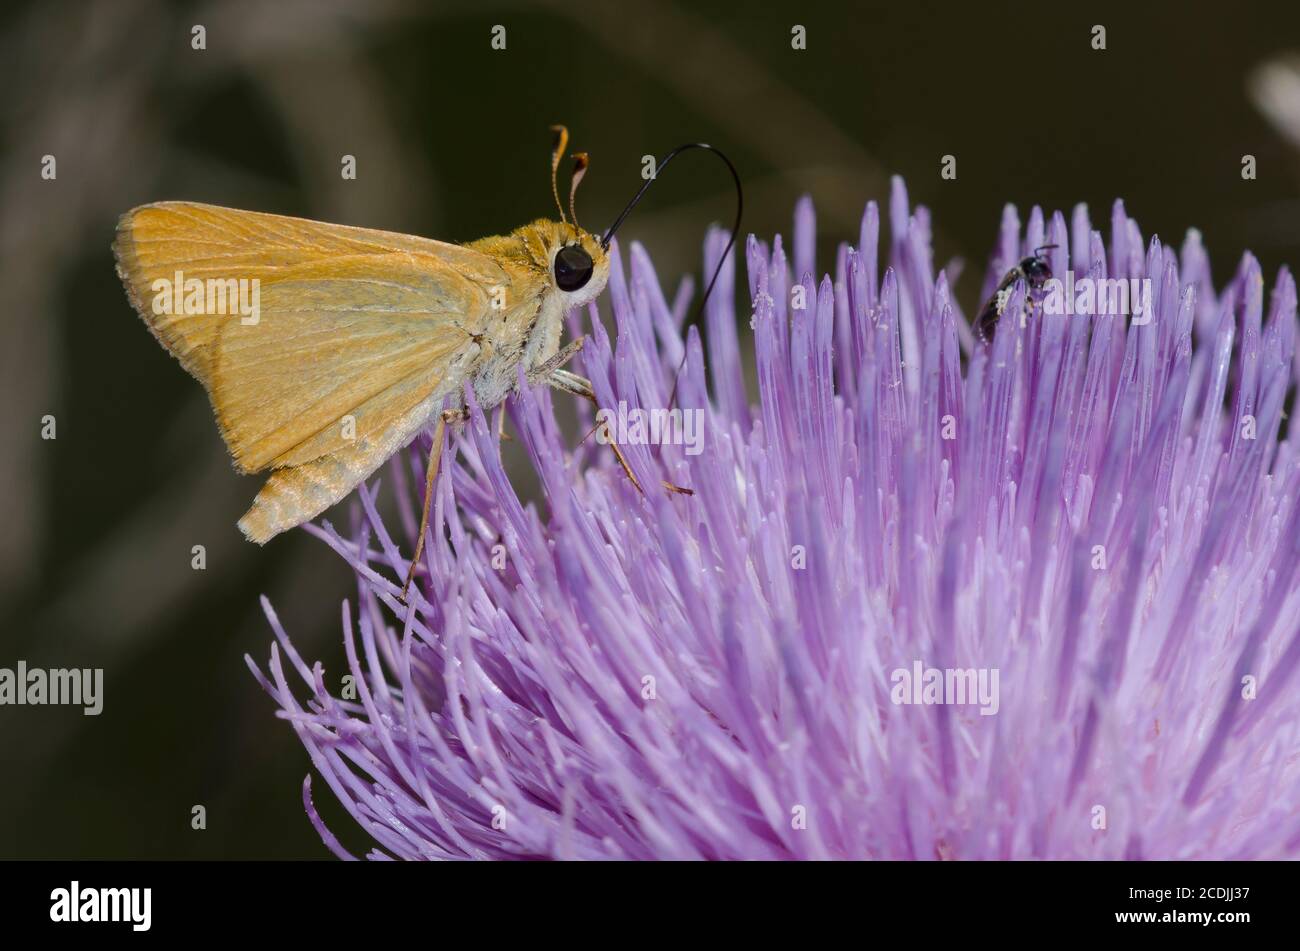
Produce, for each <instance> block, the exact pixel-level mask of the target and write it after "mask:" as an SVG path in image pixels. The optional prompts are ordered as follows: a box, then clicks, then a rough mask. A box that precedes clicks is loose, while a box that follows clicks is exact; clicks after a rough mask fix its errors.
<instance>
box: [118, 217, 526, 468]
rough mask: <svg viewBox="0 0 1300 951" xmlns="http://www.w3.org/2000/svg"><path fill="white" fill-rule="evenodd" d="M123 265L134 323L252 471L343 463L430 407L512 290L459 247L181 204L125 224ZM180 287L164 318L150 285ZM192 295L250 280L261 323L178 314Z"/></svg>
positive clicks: (485, 262) (235, 316)
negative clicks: (397, 421) (154, 341)
mask: <svg viewBox="0 0 1300 951" xmlns="http://www.w3.org/2000/svg"><path fill="white" fill-rule="evenodd" d="M114 250H115V252H116V254H117V258H118V266H119V271H120V273H121V275H122V279H123V282H124V283H125V284H126V285H127V289H128V292H129V294H130V297H131V301H132V303H133V304H134V305H135V307H136V310H137V311H139V312H140V315H141V316H142V317H143V318H144V320H145V322H146V323H147V324H148V325H149V326H150V328H151V329H152V330H153V331H154V333H155V335H156V336H157V337H158V339H159V340H160V341H161V342H162V343H163V345H164V346H165V347H166V348H167V349H168V350H169V351H171V352H172V353H173V354H174V355H175V356H176V357H177V358H178V359H179V360H180V361H181V363H182V364H183V365H184V366H185V367H186V369H188V370H189V371H190V372H191V373H192V374H193V375H194V376H195V377H196V378H197V379H198V380H199V381H200V382H201V383H203V385H204V386H205V387H206V388H207V390H208V393H209V395H210V396H211V398H212V404H213V408H214V409H215V411H216V415H217V421H218V424H219V425H220V428H221V432H222V435H223V436H224V437H225V438H226V442H227V444H228V446H229V447H230V451H231V454H232V455H233V456H234V458H235V462H236V464H237V465H238V466H239V468H240V469H242V470H244V471H249V472H252V471H257V470H259V469H264V468H266V467H267V466H270V465H284V464H294V463H297V462H302V461H306V459H307V458H313V457H314V455H322V454H324V453H327V452H330V451H333V450H336V449H339V448H342V446H343V443H344V441H345V440H348V439H350V438H352V435H353V431H354V429H355V433H356V434H358V435H360V436H362V437H364V436H366V435H367V434H369V433H371V432H374V431H376V430H377V429H382V428H384V426H385V425H386V424H387V423H389V422H390V421H391V420H392V419H393V418H395V417H396V416H397V415H399V414H400V412H401V411H402V410H404V409H406V408H409V406H410V405H413V404H414V403H418V402H419V401H420V400H421V399H423V398H425V397H427V396H428V395H429V394H430V393H431V392H432V391H433V390H434V389H436V388H437V387H438V385H439V383H440V382H441V380H442V378H443V377H444V376H445V371H446V369H447V368H448V367H449V366H450V365H451V364H452V363H453V362H454V361H455V359H456V357H457V356H458V355H459V354H462V353H464V352H465V351H466V350H467V349H468V348H469V347H470V346H471V345H472V336H473V334H475V333H476V332H478V330H479V329H481V325H482V323H483V322H484V321H485V320H486V319H487V313H488V310H489V304H490V299H491V288H492V287H493V286H498V285H503V284H506V283H507V277H506V275H505V273H504V272H503V271H502V270H501V268H500V267H498V266H497V265H496V264H495V263H494V262H493V261H492V260H491V258H488V257H487V256H485V255H483V254H481V253H479V252H477V251H473V250H471V249H468V248H463V247H460V246H458V245H452V244H444V243H442V242H437V241H428V240H425V239H421V238H415V237H411V236H408V235H400V234H393V233H389V232H383V231H372V230H367V229H363V228H350V227H346V226H342V225H331V224H324V223H321V222H315V221H306V220H301V219H297V218H285V217H281V216H278V215H267V214H260V213H256V212H246V211H236V210H233V209H228V208H217V207H214V206H210V205H199V204H190V203H183V202H167V203H162V204H156V205H146V206H143V207H141V208H137V209H135V210H133V211H131V212H129V213H127V214H126V215H125V216H124V217H123V218H122V221H121V223H120V224H119V226H118V238H117V241H116V243H115V245H114ZM178 279H179V280H180V282H181V286H180V287H173V288H172V292H173V295H174V299H173V301H172V302H171V305H170V306H168V307H166V309H164V310H163V312H161V313H160V312H159V310H160V307H159V306H157V305H156V302H157V301H158V299H159V294H160V290H159V286H158V285H156V282H159V281H162V282H168V283H170V284H172V285H175V284H176V282H177V280H178ZM193 281H198V282H200V284H201V285H206V284H207V283H208V282H210V281H216V282H230V281H235V282H238V281H245V282H249V286H250V288H251V282H253V281H256V282H257V285H256V287H257V291H256V295H255V296H254V294H253V292H252V291H251V289H250V290H249V291H248V293H247V294H246V297H254V299H256V300H257V302H258V305H259V307H258V313H257V314H256V318H255V320H254V318H253V317H252V316H250V315H246V314H241V313H240V312H238V311H237V310H236V309H235V308H234V307H232V306H230V302H229V301H227V302H226V306H225V310H226V311H228V312H226V313H209V312H207V311H206V310H201V311H200V312H197V313H193V312H192V313H186V312H184V308H183V307H182V301H183V299H184V286H185V285H186V284H188V283H190V282H193ZM190 286H192V287H193V286H194V285H192V284H191V285H190ZM232 287H233V285H232ZM232 297H233V293H232ZM207 303H208V299H207V298H206V297H205V298H204V304H207ZM167 310H170V311H172V312H171V313H168V312H166V311H167ZM177 311H180V312H179V313H178V312H177ZM229 311H234V312H229ZM390 391H391V392H390ZM349 416H351V417H353V419H352V420H351V421H349V420H347V419H345V417H349ZM331 429H334V430H336V431H337V432H335V433H331V432H330V430H331ZM295 450H298V451H296V452H295ZM313 454H314V455H313Z"/></svg>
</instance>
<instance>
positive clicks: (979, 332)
mask: <svg viewBox="0 0 1300 951" xmlns="http://www.w3.org/2000/svg"><path fill="white" fill-rule="evenodd" d="M1054 247H1056V245H1054V244H1045V245H1043V246H1042V247H1040V248H1035V249H1034V253H1033V254H1031V255H1030V256H1029V257H1027V258H1021V259H1020V263H1019V264H1017V265H1016V266H1015V267H1013V268H1012V269H1011V270H1009V271H1007V273H1006V276H1005V277H1003V278H1002V283H1000V284H998V287H997V290H995V291H994V292H993V295H992V296H991V297H990V298H989V299H988V300H987V301H985V302H984V306H983V307H981V308H980V314H979V316H978V317H977V318H975V336H976V338H977V339H978V340H979V341H980V342H981V343H988V342H989V341H991V340H992V339H993V330H994V328H996V327H997V325H998V318H999V317H1001V316H1002V311H1001V308H1002V307H1003V306H1005V304H1004V302H1005V300H1006V298H1007V295H1008V294H1009V293H1010V291H1011V288H1012V286H1013V285H1014V284H1015V283H1016V281H1024V282H1025V286H1026V287H1027V288H1028V289H1029V292H1030V293H1031V294H1032V293H1033V292H1034V291H1038V290H1042V287H1043V285H1044V284H1046V283H1047V282H1048V281H1049V280H1050V279H1051V277H1052V267H1051V265H1049V264H1048V263H1047V255H1045V254H1043V252H1044V251H1048V250H1050V249H1052V248H1054Z"/></svg>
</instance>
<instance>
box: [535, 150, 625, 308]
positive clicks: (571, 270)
mask: <svg viewBox="0 0 1300 951" xmlns="http://www.w3.org/2000/svg"><path fill="white" fill-rule="evenodd" d="M551 131H552V132H553V133H554V134H555V141H554V145H553V147H552V149H551V193H552V194H553V195H554V197H555V206H556V208H558V209H559V211H560V220H559V221H539V222H536V223H534V224H532V225H529V226H528V227H529V228H531V229H533V232H534V233H533V235H532V237H533V238H534V239H535V240H536V241H537V242H538V243H540V244H541V246H542V248H543V249H544V260H545V261H546V265H547V276H548V278H549V280H550V282H551V285H552V286H553V287H554V288H555V289H556V290H557V291H559V292H560V293H561V294H563V295H564V297H565V306H566V307H576V306H577V305H579V304H585V303H587V302H588V301H590V300H594V299H595V297H596V295H598V294H599V293H600V292H601V291H603V290H604V289H605V282H606V281H607V280H608V279H609V255H608V254H607V253H606V250H605V246H604V245H603V244H601V241H600V239H599V238H598V237H596V236H595V235H593V234H591V233H590V232H588V231H584V230H583V229H582V228H581V227H579V225H578V214H577V211H576V209H575V202H574V199H575V197H576V196H577V193H578V184H579V183H580V182H581V181H582V176H583V175H585V174H586V172H587V164H588V162H587V154H586V153H585V152H579V153H577V154H576V155H574V156H573V177H572V180H571V182H570V184H569V214H568V217H567V218H566V217H565V214H564V205H563V204H562V203H561V202H560V188H559V184H558V182H557V180H556V178H557V174H558V172H559V169H560V162H561V160H562V159H563V158H564V150H565V148H566V147H567V146H568V143H569V132H568V130H567V129H565V128H564V126H552V127H551Z"/></svg>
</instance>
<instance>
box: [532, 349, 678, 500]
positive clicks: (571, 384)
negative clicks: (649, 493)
mask: <svg viewBox="0 0 1300 951" xmlns="http://www.w3.org/2000/svg"><path fill="white" fill-rule="evenodd" d="M581 339H582V338H579V339H578V340H575V341H574V342H573V343H579V342H580V341H581ZM572 345H573V344H570V346H572ZM566 349H567V348H566ZM546 382H547V383H549V384H550V385H551V386H553V387H555V388H556V389H557V390H563V391H564V392H566V393H572V394H573V395H574V396H580V397H582V398H583V399H585V400H590V401H591V405H592V406H595V407H596V408H597V409H599V408H600V403H599V402H598V401H597V400H596V391H595V390H594V389H592V387H591V381H590V380H588V379H587V378H586V377H581V376H578V374H576V373H570V372H569V371H568V370H561V369H558V368H557V369H555V370H552V371H551V375H550V376H549V377H548V378H547V380H546ZM600 425H603V426H604V429H605V439H606V441H607V442H608V443H609V446H610V448H611V449H613V450H614V456H615V457H616V458H617V459H618V464H619V465H620V466H622V468H623V471H624V472H625V473H627V477H628V478H629V479H631V480H632V484H633V485H634V486H636V490H637V491H638V492H640V493H641V494H642V495H644V494H645V491H644V490H643V489H642V488H641V483H640V482H638V481H637V479H636V476H635V475H633V474H632V467H631V466H629V465H628V464H627V459H626V458H625V457H624V456H623V450H622V449H620V448H619V447H618V443H617V442H615V441H614V434H613V433H612V432H610V428H609V423H602V424H600ZM659 481H660V483H661V484H662V485H663V487H664V488H665V489H667V490H668V491H669V492H676V493H677V494H678V495H694V494H695V491H694V490H693V489H687V488H684V487H682V486H680V485H674V484H673V483H671V482H667V481H665V480H663V479H661V480H659Z"/></svg>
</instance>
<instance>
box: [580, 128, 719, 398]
mask: <svg viewBox="0 0 1300 951" xmlns="http://www.w3.org/2000/svg"><path fill="white" fill-rule="evenodd" d="M688 149H704V150H705V151H707V152H712V153H713V154H714V155H716V156H717V157H718V158H720V159H722V161H723V162H725V163H726V165H727V170H728V171H729V172H731V180H732V181H733V182H735V183H736V220H735V223H734V224H732V226H731V236H730V237H729V238H728V239H727V246H726V247H725V248H723V249H722V255H721V256H720V257H719V258H718V264H717V267H715V268H714V269H713V276H712V277H710V278H709V283H708V285H707V286H706V287H705V288H704V296H703V297H701V298H700V307H699V313H700V314H703V313H704V305H705V304H707V303H708V300H709V295H710V294H712V293H713V285H714V284H716V283H717V282H718V275H719V274H721V273H722V265H723V264H725V263H726V261H727V255H728V254H730V253H731V249H732V248H734V247H735V246H736V239H737V238H738V237H739V236H740V219H741V215H742V214H743V213H744V211H745V190H744V188H743V187H742V186H741V184H740V173H739V172H737V171H736V166H734V165H732V164H731V159H729V158H727V156H726V155H724V154H723V153H722V150H721V149H717V148H714V147H713V146H712V145H708V144H706V143H704V142H687V143H686V144H685V145H679V146H677V148H675V149H673V150H672V151H671V152H669V153H668V154H667V155H665V156H664V157H663V159H662V160H661V161H660V162H659V164H658V165H657V166H656V167H655V173H654V175H653V176H652V177H650V178H647V179H646V180H645V181H644V182H642V183H641V187H640V188H639V189H637V193H636V194H635V195H633V196H632V200H631V201H629V202H628V203H627V207H626V208H624V209H623V210H622V211H621V212H620V213H619V216H618V217H617V218H615V219H614V223H613V224H612V225H610V226H609V229H608V230H607V231H606V232H605V235H604V237H602V238H601V239H600V246H601V248H602V249H604V250H606V251H608V250H609V242H610V241H611V240H612V239H613V237H614V232H615V231H617V230H618V229H619V227H620V226H621V225H622V224H623V222H624V220H625V219H626V218H627V216H628V215H629V214H631V213H632V209H633V208H635V207H636V206H637V202H639V201H640V200H641V198H642V196H643V195H645V193H646V189H648V188H649V187H650V185H651V183H652V182H654V181H656V180H657V179H658V178H659V173H660V172H662V171H663V170H664V169H665V168H667V167H668V163H669V162H671V161H672V160H673V159H674V158H676V157H677V156H678V155H680V154H681V153H682V152H685V151H687V150H688ZM684 343H685V342H684V341H683V345H684ZM685 363H686V355H685V353H683V354H682V364H683V365H684V364H685ZM681 369H682V368H681V367H680V366H679V367H678V368H677V372H678V375H680V374H681ZM676 397H677V381H676V380H674V381H673V393H672V396H671V397H670V398H669V400H668V405H669V407H671V406H672V405H673V401H674V400H675V399H676Z"/></svg>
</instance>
